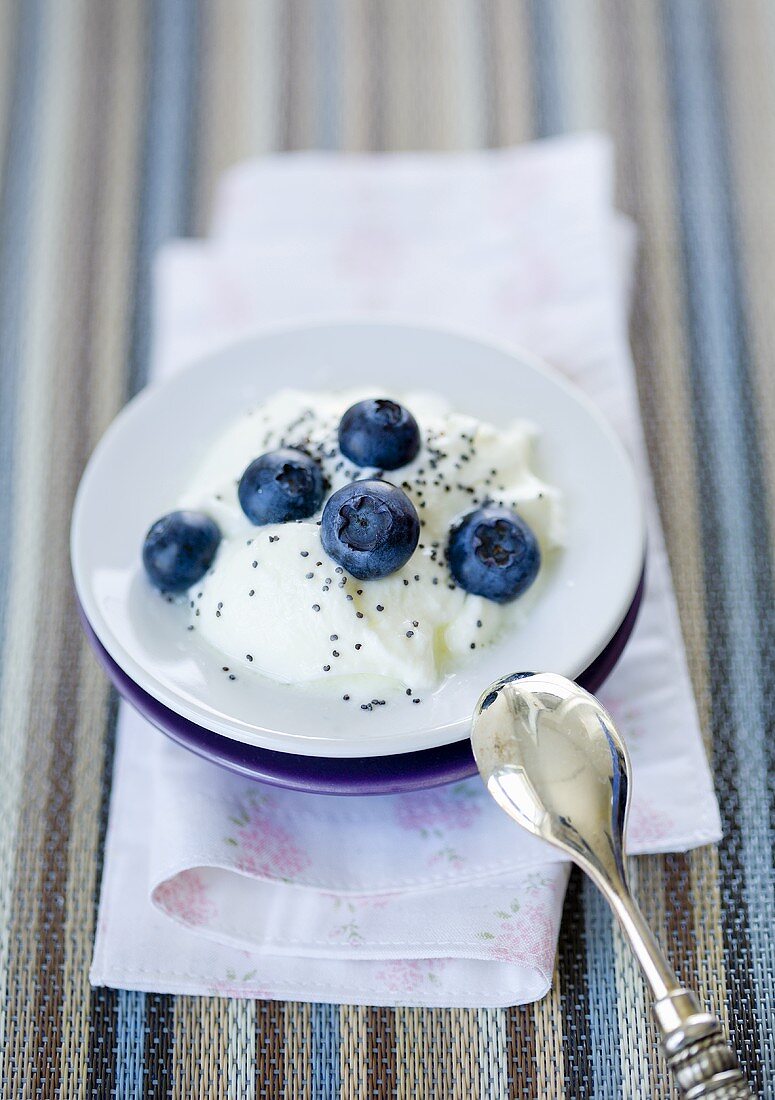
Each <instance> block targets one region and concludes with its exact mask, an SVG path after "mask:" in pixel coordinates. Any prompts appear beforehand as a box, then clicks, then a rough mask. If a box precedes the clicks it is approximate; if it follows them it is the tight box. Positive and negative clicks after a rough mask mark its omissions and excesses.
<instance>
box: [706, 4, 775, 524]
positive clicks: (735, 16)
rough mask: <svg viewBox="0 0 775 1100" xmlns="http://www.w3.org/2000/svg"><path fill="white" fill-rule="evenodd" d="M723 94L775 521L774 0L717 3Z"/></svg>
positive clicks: (757, 409) (760, 429)
mask: <svg viewBox="0 0 775 1100" xmlns="http://www.w3.org/2000/svg"><path fill="white" fill-rule="evenodd" d="M717 10H718V12H719V17H720V18H719V22H720V27H721V30H722V34H721V36H720V38H721V45H722V49H721V57H722V63H723V68H724V81H723V84H724V95H725V97H726V98H727V100H728V106H729V126H728V132H729V138H730V142H731V146H732V148H731V156H730V158H729V161H730V165H731V171H732V174H733V177H734V179H733V186H734V194H735V207H736V211H737V213H738V215H739V217H738V224H739V227H740V231H741V243H742V246H743V247H742V248H741V250H740V252H741V264H740V270H741V273H742V277H743V280H744V291H745V305H746V312H747V320H748V328H749V338H750V348H751V351H752V352H753V372H752V373H753V381H754V385H755V387H756V392H755V394H754V395H753V405H754V411H755V414H756V415H757V420H758V423H757V431H758V435H759V438H760V439H761V441H762V444H763V449H764V457H765V462H766V464H767V471H768V477H767V479H766V486H767V491H768V494H769V502H768V503H769V509H768V510H769V514H770V517H771V522H773V523H775V384H774V383H773V378H775V311H773V308H772V288H773V286H775V217H773V181H774V180H775V71H774V70H773V60H772V59H773V51H775V5H773V4H772V2H771V0H739V2H738V3H737V4H734V5H733V4H719V5H718V8H717Z"/></svg>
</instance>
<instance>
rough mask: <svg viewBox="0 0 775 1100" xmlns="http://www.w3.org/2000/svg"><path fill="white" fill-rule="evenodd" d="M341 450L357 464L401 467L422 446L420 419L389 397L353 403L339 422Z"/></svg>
mask: <svg viewBox="0 0 775 1100" xmlns="http://www.w3.org/2000/svg"><path fill="white" fill-rule="evenodd" d="M339 449H340V450H341V452H342V454H343V455H345V457H346V458H349V459H350V461H351V462H354V463H355V465H356V466H373V467H374V468H375V469H378V470H397V469H398V467H399V466H405V465H406V464H407V462H411V461H412V459H413V458H414V457H415V455H416V454H417V452H418V451H419V449H420V429H419V428H418V427H417V421H416V420H415V418H414V417H413V416H412V414H411V413H410V412H409V410H408V409H405V408H404V406H403V405H399V404H398V403H397V402H396V401H389V400H388V399H387V398H385V397H377V398H370V399H369V400H368V401H359V402H358V404H357V405H352V406H351V407H350V408H349V409H348V410H347V412H346V413H345V414H344V416H343V417H342V419H341V421H340V422H339Z"/></svg>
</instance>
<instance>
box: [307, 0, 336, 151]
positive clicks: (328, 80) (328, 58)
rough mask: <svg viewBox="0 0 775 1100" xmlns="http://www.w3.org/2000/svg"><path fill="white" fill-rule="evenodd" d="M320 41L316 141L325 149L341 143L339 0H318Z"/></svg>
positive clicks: (317, 39) (317, 19) (316, 24)
mask: <svg viewBox="0 0 775 1100" xmlns="http://www.w3.org/2000/svg"><path fill="white" fill-rule="evenodd" d="M313 11H314V14H315V20H316V22H315V30H316V32H317V33H316V34H315V41H316V43H317V52H318V57H317V66H316V69H317V76H318V86H317V96H316V99H317V131H316V133H315V140H314V144H315V145H316V146H318V147H320V148H321V149H338V148H339V146H340V144H341V115H342V112H341V100H340V96H341V89H340V86H339V84H340V79H339V76H340V72H341V59H340V50H339V34H338V30H339V27H340V24H341V17H340V14H339V4H338V0H318V2H317V4H316V5H315V7H314V9H313Z"/></svg>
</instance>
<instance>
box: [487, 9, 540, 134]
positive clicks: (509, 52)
mask: <svg viewBox="0 0 775 1100" xmlns="http://www.w3.org/2000/svg"><path fill="white" fill-rule="evenodd" d="M526 11H527V9H526V7H525V5H524V4H515V3H513V0H493V4H492V26H491V34H492V38H493V47H494V51H495V67H496V74H495V78H494V80H493V83H494V85H495V87H494V95H495V98H496V101H497V118H498V133H497V134H496V139H497V143H498V144H499V145H512V144H516V143H517V142H520V141H527V140H528V138H529V137H530V136H531V135H532V132H533V117H532V90H531V82H532V69H533V59H532V50H531V43H530V36H529V33H528V28H527V25H526V18H525V15H526Z"/></svg>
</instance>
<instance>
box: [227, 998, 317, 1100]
mask: <svg viewBox="0 0 775 1100" xmlns="http://www.w3.org/2000/svg"><path fill="white" fill-rule="evenodd" d="M225 1016H226V1019H225V1021H224V1020H223V1017H221V1020H220V1021H219V1022H220V1024H221V1027H223V1024H224V1022H225V1025H226V1027H225V1031H226V1033H227V1048H226V1065H225V1073H224V1078H225V1082H226V1096H227V1097H228V1100H244V1097H247V1096H255V1095H256V1085H257V1081H256V1002H255V1001H248V1000H243V999H241V998H240V999H236V998H232V999H231V1000H229V1001H227V1002H226V1012H225ZM304 1100H306V1098H304Z"/></svg>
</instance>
